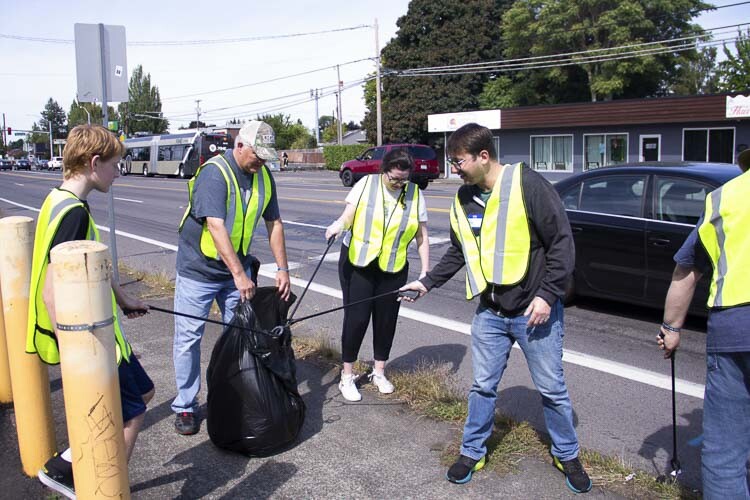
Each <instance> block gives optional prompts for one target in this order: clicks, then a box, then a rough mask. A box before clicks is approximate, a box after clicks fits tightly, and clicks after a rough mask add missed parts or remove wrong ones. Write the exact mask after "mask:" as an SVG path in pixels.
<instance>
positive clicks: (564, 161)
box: [531, 135, 573, 171]
mask: <svg viewBox="0 0 750 500" xmlns="http://www.w3.org/2000/svg"><path fill="white" fill-rule="evenodd" d="M531 167H532V168H533V169H535V170H567V171H572V170H573V136H572V135H561V136H532V137H531Z"/></svg>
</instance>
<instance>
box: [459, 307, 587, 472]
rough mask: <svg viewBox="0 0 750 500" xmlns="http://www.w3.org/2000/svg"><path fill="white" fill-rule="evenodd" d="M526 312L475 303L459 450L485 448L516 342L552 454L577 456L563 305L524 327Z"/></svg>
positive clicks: (476, 453)
mask: <svg viewBox="0 0 750 500" xmlns="http://www.w3.org/2000/svg"><path fill="white" fill-rule="evenodd" d="M528 319H529V317H528V316H515V317H510V318H506V317H504V316H502V315H500V314H499V313H497V312H494V311H492V310H491V309H488V308H486V307H484V306H481V305H480V306H479V307H478V308H477V312H476V314H475V315H474V321H473V322H472V324H471V355H472V365H473V370H474V383H473V384H472V386H471V390H470V391H469V415H468V417H467V418H466V424H465V425H464V436H463V443H462V444H461V454H462V455H466V456H467V457H470V458H473V459H474V460H479V459H480V458H482V457H483V456H484V455H485V454H486V453H487V447H486V444H485V443H486V442H487V439H488V438H489V437H490V434H491V433H492V426H493V424H494V416H495V402H496V400H497V386H498V384H499V383H500V379H501V378H502V376H503V372H504V371H505V367H506V366H507V363H508V356H510V350H511V347H513V343H514V342H518V345H519V346H520V347H521V350H522V351H523V354H524V356H525V357H526V363H527V364H528V366H529V372H530V373H531V379H532V380H533V382H534V385H535V386H536V389H537V390H538V391H539V393H540V394H541V396H542V402H543V410H544V421H545V423H546V424H547V432H548V433H549V435H550V438H551V439H552V454H553V455H554V456H556V457H557V458H559V459H560V460H571V459H573V458H576V457H577V456H578V451H579V447H578V437H577V436H576V431H575V429H574V428H573V409H572V407H571V405H570V398H569V397H568V388H567V387H566V385H565V378H564V376H563V367H562V340H563V307H562V303H561V302H560V301H559V300H558V301H557V302H555V304H554V305H553V306H552V310H551V311H550V318H549V320H548V321H547V323H545V324H544V325H541V326H537V327H533V328H529V327H527V326H526V322H527V321H528Z"/></svg>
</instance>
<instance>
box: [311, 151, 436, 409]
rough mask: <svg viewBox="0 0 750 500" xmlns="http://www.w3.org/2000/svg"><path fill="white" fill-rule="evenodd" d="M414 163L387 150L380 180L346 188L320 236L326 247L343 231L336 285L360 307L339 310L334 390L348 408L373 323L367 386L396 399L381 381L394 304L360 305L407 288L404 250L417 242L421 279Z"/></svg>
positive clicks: (426, 257) (423, 224)
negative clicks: (371, 364) (338, 358)
mask: <svg viewBox="0 0 750 500" xmlns="http://www.w3.org/2000/svg"><path fill="white" fill-rule="evenodd" d="M413 167H414V160H413V159H412V157H411V155H410V154H409V152H408V151H406V150H405V149H393V150H391V151H389V152H388V153H386V154H385V156H384V157H383V160H382V163H381V167H380V173H379V174H372V175H367V176H365V177H363V178H362V179H360V180H359V181H358V182H357V184H355V185H354V187H352V189H351V191H350V192H349V194H348V195H347V197H346V208H345V209H344V212H343V213H342V214H341V216H340V217H339V218H338V219H337V220H336V221H335V222H334V223H333V224H331V225H330V226H329V227H328V229H327V230H326V239H329V238H331V237H332V236H336V235H338V234H340V233H341V232H342V231H344V230H348V231H347V233H346V235H345V237H344V240H343V244H342V246H341V254H340V256H339V281H340V282H341V291H342V293H343V299H344V305H347V304H350V303H352V302H357V301H364V302H362V303H361V304H357V305H354V306H351V307H347V308H346V309H345V310H344V326H343V329H342V332H341V346H342V348H341V352H342V359H343V362H344V368H343V370H342V371H341V381H340V383H339V390H340V391H341V394H342V396H343V397H344V398H345V399H347V400H348V401H359V400H361V399H362V395H361V394H360V393H359V390H358V389H357V386H356V376H355V374H354V372H353V365H354V362H355V361H356V360H357V356H358V354H359V348H360V347H361V345H362V340H363V339H364V336H365V332H366V331H367V326H368V325H369V324H370V317H372V329H373V354H374V358H375V366H374V368H373V371H372V373H371V375H370V379H371V381H372V383H373V384H374V385H375V386H376V387H377V388H378V390H379V391H380V392H381V393H383V394H390V393H392V392H393V391H394V387H393V384H392V383H391V382H390V381H389V380H388V379H387V378H386V376H385V363H386V361H388V357H389V355H390V352H391V346H392V345H393V337H394V335H395V333H396V321H397V319H398V310H399V306H400V303H399V302H398V301H397V300H396V296H395V295H388V296H385V297H380V298H377V299H375V300H372V301H367V300H366V299H368V298H370V297H374V296H376V295H380V294H384V293H386V292H390V291H393V290H397V289H398V288H399V287H401V286H402V285H403V284H405V283H406V280H407V278H408V274H409V262H408V260H407V258H406V254H407V249H408V247H409V243H411V241H412V240H413V239H415V238H416V240H417V252H418V253H419V259H420V261H421V268H420V272H419V276H420V277H423V276H424V275H425V273H426V272H427V269H428V267H429V262H430V246H429V238H428V237H427V208H426V206H425V202H424V197H423V196H422V194H421V193H420V191H419V188H418V187H417V185H416V184H414V183H412V182H410V181H409V174H411V172H412V169H413Z"/></svg>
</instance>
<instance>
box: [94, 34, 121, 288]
mask: <svg viewBox="0 0 750 500" xmlns="http://www.w3.org/2000/svg"><path fill="white" fill-rule="evenodd" d="M105 44H106V33H105V32H104V25H103V24H101V23H99V50H100V53H101V62H102V125H104V128H107V129H108V128H109V110H108V109H107V108H108V107H109V106H108V104H107V101H108V99H107V54H106V52H107V47H106V46H105ZM107 205H109V206H108V209H109V210H108V211H109V248H110V250H111V252H112V272H113V273H114V279H115V283H117V284H119V283H120V269H119V262H120V261H119V260H118V259H117V233H116V232H115V186H114V184H113V185H112V186H110V187H109V198H108V203H107Z"/></svg>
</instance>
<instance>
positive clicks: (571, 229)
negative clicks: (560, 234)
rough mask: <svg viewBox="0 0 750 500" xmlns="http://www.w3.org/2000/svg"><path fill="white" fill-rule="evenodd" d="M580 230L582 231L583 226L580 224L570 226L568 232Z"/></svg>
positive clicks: (578, 231)
mask: <svg viewBox="0 0 750 500" xmlns="http://www.w3.org/2000/svg"><path fill="white" fill-rule="evenodd" d="M582 231H583V228H582V227H580V226H570V232H571V233H573V234H575V233H580V232H582Z"/></svg>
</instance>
